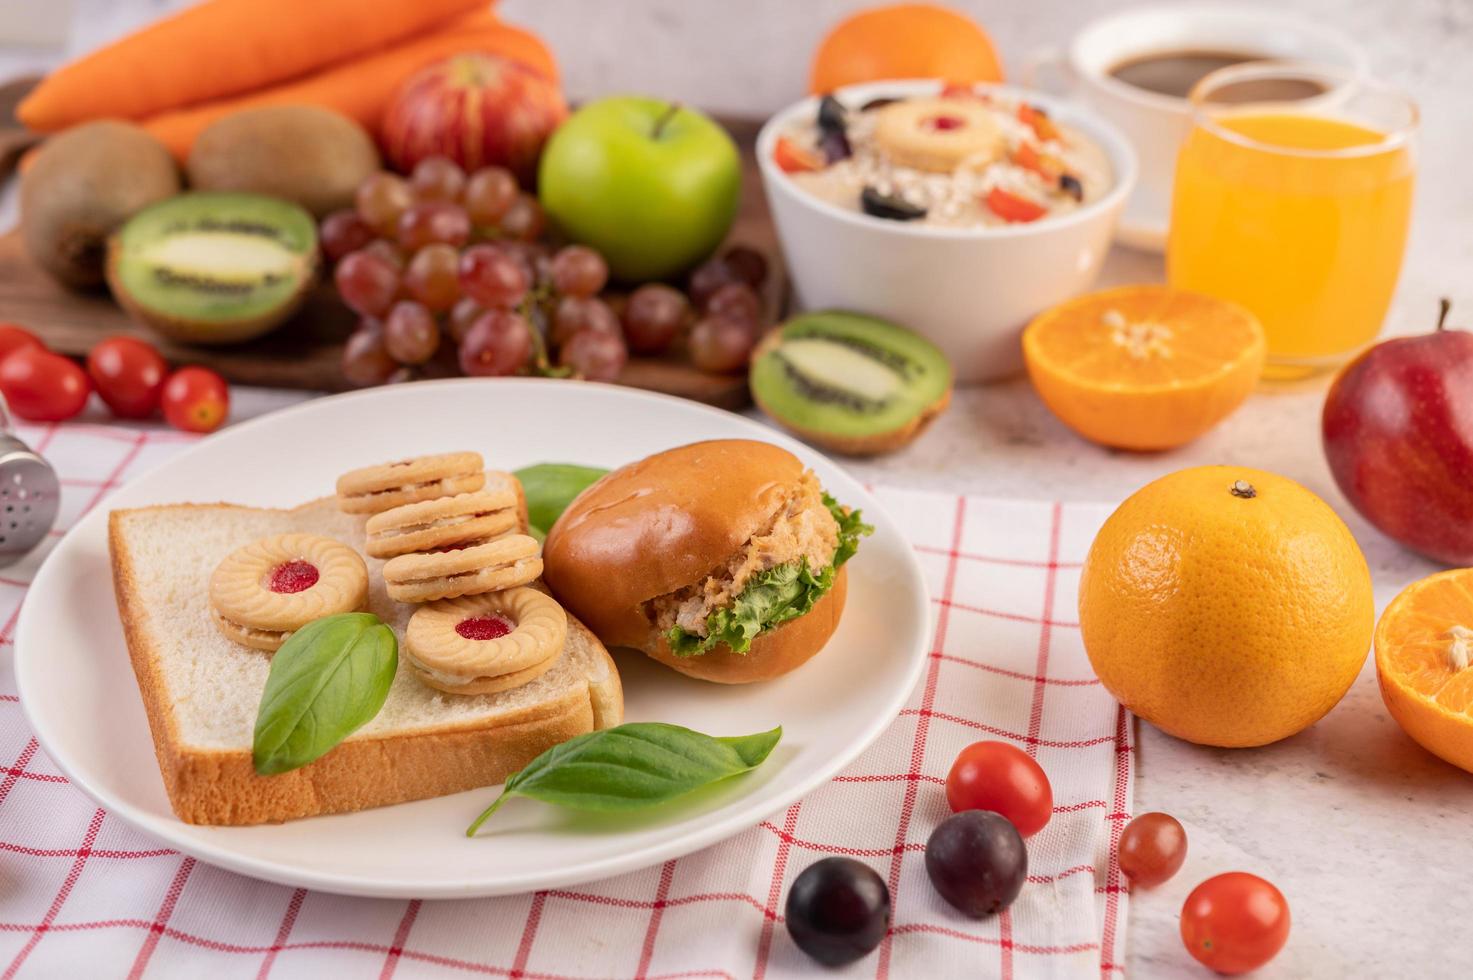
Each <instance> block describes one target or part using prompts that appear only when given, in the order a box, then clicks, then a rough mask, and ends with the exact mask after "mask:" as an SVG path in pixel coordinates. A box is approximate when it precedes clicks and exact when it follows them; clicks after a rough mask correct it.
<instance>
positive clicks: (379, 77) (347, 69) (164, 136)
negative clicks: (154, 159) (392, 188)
mask: <svg viewBox="0 0 1473 980" xmlns="http://www.w3.org/2000/svg"><path fill="white" fill-rule="evenodd" d="M454 23H455V24H456V25H457V26H456V27H455V28H454V29H451V30H446V31H441V32H439V33H435V34H428V35H425V36H424V37H419V38H412V39H410V40H408V41H406V42H404V43H403V44H401V45H398V46H397V47H393V48H388V49H385V50H383V51H378V52H375V53H373V54H371V55H368V56H366V57H363V58H357V59H354V60H353V61H347V62H343V63H342V64H339V65H334V66H332V67H331V68H327V69H324V70H323V71H320V72H318V73H317V74H315V75H309V76H307V77H306V78H302V79H299V80H296V81H293V82H288V83H286V84H285V85H278V86H276V87H275V88H269V89H263V90H262V91H259V92H253V93H251V94H249V95H246V96H242V97H240V98H235V99H221V100H219V101H217V102H209V103H206V104H205V105H202V106H197V107H194V108H190V109H182V110H180V111H178V112H168V113H164V114H162V115H158V116H154V117H153V118H151V119H145V120H144V121H143V122H142V123H141V125H142V126H143V128H144V129H146V130H148V131H149V132H150V133H152V134H153V135H154V136H157V137H158V138H159V139H160V140H162V141H163V143H164V145H165V146H167V147H168V148H169V150H170V151H171V152H172V153H173V154H174V156H175V157H177V158H178V159H179V160H181V161H182V160H184V159H185V158H187V157H188V156H189V148H190V147H191V146H193V145H194V140H195V137H197V136H198V135H199V134H200V133H201V132H202V131H203V130H204V129H205V127H206V126H208V125H210V123H212V122H214V121H215V120H217V119H219V118H221V117H222V116H228V115H230V114H231V113H233V112H239V111H240V110H242V109H255V108H259V107H260V106H268V105H300V104H304V103H306V104H312V105H321V106H326V107H327V108H329V109H335V110H337V111H338V112H341V113H342V114H343V115H345V116H348V117H349V118H350V119H356V120H358V122H360V123H361V124H362V125H363V127H364V128H365V129H367V130H368V131H369V132H370V133H373V134H374V135H375V136H377V135H378V131H379V122H380V120H381V119H382V117H383V114H384V109H385V107H386V106H387V105H388V103H389V100H390V99H391V98H392V97H393V95H394V92H395V91H396V90H397V89H398V88H399V84H400V83H401V82H403V81H404V80H405V79H406V78H408V77H409V76H410V75H412V74H414V73H415V72H416V71H418V70H419V69H421V68H423V67H425V66H426V65H429V64H431V63H433V62H436V61H439V60H440V59H441V58H448V57H450V56H451V55H456V54H460V53H462V52H465V51H485V52H489V53H490V54H499V55H501V56H502V57H504V58H509V59H511V60H513V61H520V62H521V63H523V64H525V65H527V66H528V67H529V68H532V69H534V70H536V71H539V72H541V73H542V74H544V75H546V76H547V77H549V78H551V79H552V80H554V81H556V80H557V64H556V63H555V62H554V61H553V59H552V54H551V52H549V51H548V50H547V47H546V45H544V44H543V43H542V42H541V41H540V40H538V39H537V37H536V36H535V35H532V34H529V33H527V32H526V31H521V30H518V29H517V28H515V27H509V26H507V25H505V24H501V23H499V22H498V21H497V20H496V19H495V18H494V17H492V16H491V15H490V14H476V15H474V16H472V17H466V18H461V19H460V20H457V21H455V22H454Z"/></svg>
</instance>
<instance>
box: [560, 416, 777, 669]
mask: <svg viewBox="0 0 1473 980" xmlns="http://www.w3.org/2000/svg"><path fill="white" fill-rule="evenodd" d="M803 471H804V467H803V463H802V462H801V461H799V459H798V457H796V456H794V455H793V454H792V453H790V452H788V451H787V450H785V449H779V448H778V447H777V446H774V445H771V444H770V443H766V442H758V441H755V440H752V439H714V440H711V441H709V442H697V443H692V444H691V445H688V446H681V447H679V448H678V449H670V450H666V451H665V452H662V453H656V454H655V455H653V456H649V457H646V458H645V459H642V460H640V461H639V462H637V463H631V464H630V465H628V466H625V467H623V468H622V469H618V470H615V471H614V472H612V473H610V474H609V475H607V476H605V477H604V478H603V479H601V480H599V481H598V482H597V483H595V484H594V485H593V486H591V487H589V488H588V489H587V490H585V491H584V492H583V493H582V494H581V495H580V496H579V497H578V499H577V500H575V501H574V502H573V504H572V506H570V507H569V508H568V509H567V510H566V511H564V512H563V515H562V517H560V518H558V521H557V523H556V524H554V525H553V527H552V530H551V531H549V532H548V535H547V542H546V544H545V545H544V547H543V577H544V579H545V580H546V582H547V584H548V585H549V586H550V587H551V588H552V591H553V592H554V593H555V594H556V595H557V597H558V599H559V600H560V601H561V602H562V603H563V604H564V605H566V606H567V607H568V608H569V609H571V610H572V611H573V614H574V615H575V616H577V617H579V618H580V619H582V620H583V621H584V622H585V623H587V624H588V626H589V628H591V629H592V630H593V631H594V632H595V633H596V634H598V636H599V637H600V638H601V639H602V640H603V641H604V642H605V643H608V644H613V645H617V646H629V647H637V648H639V649H647V648H648V647H649V646H650V645H651V644H652V643H654V642H655V637H654V635H653V634H654V630H653V629H652V627H651V626H650V621H649V619H648V618H647V617H646V615H645V614H644V612H643V610H642V608H641V606H642V604H643V603H645V602H647V601H648V600H650V599H653V598H655V597H657V596H662V595H665V594H667V593H670V592H675V591H677V590H679V589H682V588H684V587H685V586H687V585H691V584H693V583H695V582H698V581H700V580H702V579H704V578H705V577H706V576H707V575H708V574H710V572H711V570H712V569H714V568H716V567H717V566H719V565H721V564H722V563H724V562H725V561H726V560H727V559H728V558H730V557H731V556H732V555H733V554H735V553H736V551H737V550H738V549H739V548H741V547H742V546H743V545H745V544H746V543H747V541H748V540H750V539H751V537H752V535H753V534H754V533H756V532H757V531H758V530H759V529H760V528H761V527H762V526H763V525H764V524H765V523H766V522H767V521H768V520H769V519H770V518H771V516H772V514H773V513H774V512H775V511H776V510H777V508H778V507H779V506H780V505H781V504H782V502H783V501H785V500H786V499H788V498H789V497H790V496H791V495H792V494H793V492H794V488H795V487H796V486H797V485H798V484H799V483H800V482H801V480H802V477H803Z"/></svg>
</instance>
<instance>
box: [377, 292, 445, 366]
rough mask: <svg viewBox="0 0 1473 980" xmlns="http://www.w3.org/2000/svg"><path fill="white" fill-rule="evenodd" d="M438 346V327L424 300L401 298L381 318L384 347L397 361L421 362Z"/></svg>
mask: <svg viewBox="0 0 1473 980" xmlns="http://www.w3.org/2000/svg"><path fill="white" fill-rule="evenodd" d="M439 347H440V328H439V327H438V326H437V325H436V324H435V315H434V314H433V313H431V312H430V311H429V310H428V309H426V308H425V306H424V304H422V303H416V302H414V301H413V300H408V299H406V300H400V301H399V302H397V303H395V304H394V305H393V307H392V308H390V310H389V315H388V316H387V317H385V318H384V348H385V349H386V350H387V351H388V352H389V356H390V357H392V358H393V359H394V360H396V361H398V362H399V363H400V364H423V363H424V362H425V361H428V360H429V359H430V358H432V357H434V356H435V351H436V350H438V349H439Z"/></svg>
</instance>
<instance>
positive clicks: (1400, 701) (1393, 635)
mask: <svg viewBox="0 0 1473 980" xmlns="http://www.w3.org/2000/svg"><path fill="white" fill-rule="evenodd" d="M1376 678H1377V679H1378V680H1379V681H1380V682H1381V697H1382V699H1383V700H1384V701H1385V702H1386V709H1387V710H1388V711H1390V712H1391V717H1393V718H1395V719H1396V723H1397V724H1398V725H1400V726H1401V727H1402V730H1403V731H1405V732H1406V733H1407V734H1408V735H1410V736H1411V737H1412V738H1413V739H1414V740H1415V741H1416V742H1417V744H1419V745H1421V746H1422V748H1424V749H1426V750H1427V751H1428V752H1431V753H1432V754H1433V755H1435V756H1437V757H1439V758H1441V759H1446V760H1447V761H1448V762H1451V763H1452V764H1453V765H1455V766H1458V767H1459V768H1461V769H1466V770H1468V771H1469V772H1473V568H1460V569H1456V570H1454V571H1450V572H1442V573H1440V574H1437V575H1433V576H1431V577H1429V578H1424V579H1422V580H1421V581H1420V582H1414V583H1412V584H1411V585H1410V586H1408V587H1407V589H1406V591H1405V592H1403V593H1402V594H1401V595H1399V596H1397V597H1396V598H1395V599H1393V600H1392V602H1391V605H1389V606H1387V607H1386V612H1385V613H1383V614H1382V616H1381V622H1380V623H1379V624H1378V625H1377V626H1376Z"/></svg>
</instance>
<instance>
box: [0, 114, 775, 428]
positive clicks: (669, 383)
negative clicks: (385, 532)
mask: <svg viewBox="0 0 1473 980" xmlns="http://www.w3.org/2000/svg"><path fill="white" fill-rule="evenodd" d="M722 123H723V124H724V125H726V126H727V128H728V129H729V130H730V131H731V133H732V136H733V137H734V138H735V139H736V140H737V143H738V145H739V146H740V147H741V148H742V166H743V185H742V203H741V209H740V211H739V213H738V215H737V219H736V222H735V224H734V225H733V227H732V231H731V235H730V237H729V239H728V241H729V242H731V243H741V244H744V245H749V246H751V247H753V248H756V249H757V250H759V251H760V252H762V253H763V254H764V255H766V256H767V258H768V263H769V267H770V268H771V270H772V273H771V274H770V275H769V277H768V279H769V281H768V285H767V289H766V293H767V296H766V301H767V308H768V311H769V314H770V315H772V316H774V317H775V316H777V315H779V314H780V313H781V312H782V307H783V304H784V302H785V297H786V291H787V290H786V278H785V276H784V274H783V270H782V268H781V262H780V256H779V252H778V248H777V236H776V233H775V231H774V230H773V227H772V221H771V218H770V217H769V215H768V211H767V200H766V197H765V195H764V194H763V192H762V186H761V179H760V177H759V176H758V173H757V168H756V162H755V160H754V158H753V156H752V143H753V140H754V139H755V137H756V133H757V129H758V124H757V123H754V122H751V121H746V120H722ZM0 152H3V150H0ZM0 297H3V300H0V318H3V319H4V320H8V321H11V322H14V323H18V324H20V325H21V326H24V327H26V328H27V329H29V330H31V331H33V332H34V333H36V334H37V335H38V336H40V337H41V339H42V340H44V341H45V342H46V343H47V345H48V346H50V347H51V348H52V349H53V350H55V351H58V352H59V353H63V354H72V355H77V356H83V355H85V354H86V353H87V351H88V350H90V349H91V347H92V346H93V345H94V344H95V343H96V342H97V341H98V340H100V339H102V338H103V337H106V336H109V335H113V334H129V335H134V336H139V337H143V338H145V339H147V340H149V341H150V342H152V343H153V344H155V345H156V346H157V347H158V348H159V350H160V351H161V352H162V353H163V355H164V357H166V358H168V360H169V362H170V363H171V364H183V363H189V364H203V365H205V366H206V367H209V368H212V369H214V370H216V371H218V372H220V374H221V375H223V376H224V377H225V378H226V379H227V380H229V381H231V382H234V383H237V384H247V385H261V386H264V387H271V388H303V389H310V390H316V391H341V390H343V389H345V388H347V387H349V385H348V384H347V382H346V381H345V380H344V379H343V377H342V372H341V371H340V370H339V360H340V358H341V356H342V347H343V341H344V340H345V339H346V338H347V336H348V334H350V333H351V332H352V330H353V325H354V322H355V317H354V315H353V314H352V313H351V312H350V311H349V310H348V309H347V308H346V307H344V306H343V305H342V303H341V302H339V301H338V299H337V296H336V294H335V293H334V292H333V291H332V289H331V287H330V286H327V285H324V286H321V287H319V288H318V289H317V290H316V292H314V294H313V295H312V296H311V297H310V298H309V299H308V301H307V303H306V304H305V305H304V307H303V308H302V310H301V312H299V313H298V314H297V315H296V316H294V317H293V318H292V319H291V320H290V321H289V322H287V323H286V324H284V325H283V326H281V327H280V328H279V329H277V330H276V331H274V332H273V333H271V334H270V335H268V336H266V337H263V338H262V339H260V340H257V341H253V342H251V343H249V344H243V345H240V346H235V347H198V346H193V345H186V344H180V343H176V342H173V341H170V340H166V339H165V338H162V337H159V336H158V335H156V334H154V333H153V332H152V331H150V330H149V329H148V328H146V327H143V326H140V325H138V324H135V323H133V322H132V321H131V320H129V319H128V317H127V316H126V315H125V314H124V313H123V311H122V310H121V309H119V308H118V306H117V305H116V304H115V303H113V302H112V300H111V299H110V298H109V297H108V295H107V293H106V292H105V291H103V292H99V293H95V294H83V293H76V292H72V291H70V290H68V289H65V288H64V287H62V286H60V285H58V284H57V283H56V282H55V281H53V280H52V279H51V278H49V277H48V276H47V275H46V274H45V273H43V272H42V271H41V270H40V269H39V268H37V267H36V266H35V265H34V264H33V263H32V262H31V261H30V259H29V258H28V257H27V256H26V254H25V249H24V248H23V247H22V245H21V241H20V234H19V232H18V231H11V232H9V233H8V234H6V235H3V236H0ZM618 383H619V384H623V385H629V386H632V387H635V388H644V389H646V390H649V391H659V392H664V393H666V394H671V395H679V396H681V397H683V398H690V399H693V400H695V401H701V402H705V403H707V404H710V405H717V406H720V407H722V408H731V409H739V408H743V407H745V406H746V405H748V404H750V402H751V396H750V394H749V393H748V391H747V383H746V378H745V377H743V376H740V375H738V376H735V377H733V376H725V375H712V374H706V373H705V372H702V371H697V370H696V369H695V368H693V367H691V366H690V364H688V363H685V362H683V361H680V360H677V359H674V358H671V359H652V358H635V359H632V360H631V361H630V362H629V365H628V366H627V367H626V368H625V370H624V373H623V374H622V375H620V377H619V379H618Z"/></svg>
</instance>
